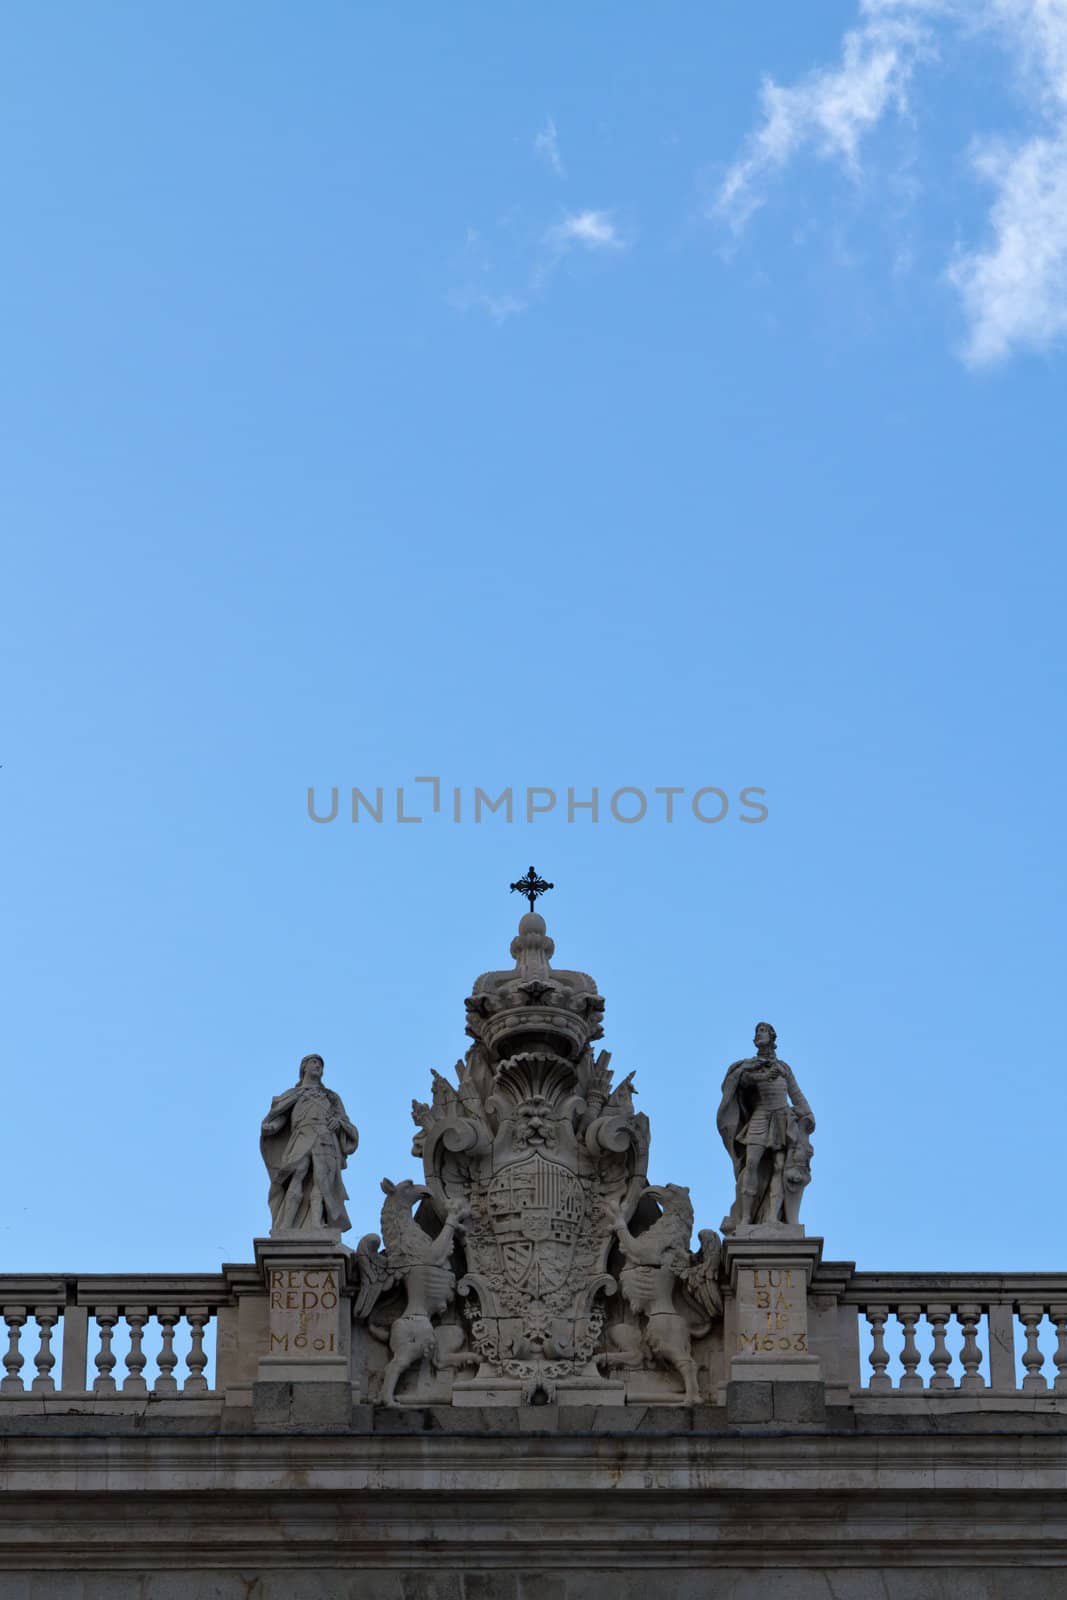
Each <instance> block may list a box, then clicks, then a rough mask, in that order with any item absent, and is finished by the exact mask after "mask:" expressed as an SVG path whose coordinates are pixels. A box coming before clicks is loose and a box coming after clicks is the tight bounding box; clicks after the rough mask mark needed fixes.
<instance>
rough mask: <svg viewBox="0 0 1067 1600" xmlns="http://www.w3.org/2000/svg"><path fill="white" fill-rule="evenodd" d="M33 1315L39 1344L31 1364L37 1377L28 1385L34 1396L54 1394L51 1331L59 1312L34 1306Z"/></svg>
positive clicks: (54, 1359)
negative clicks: (38, 1334) (39, 1339)
mask: <svg viewBox="0 0 1067 1600" xmlns="http://www.w3.org/2000/svg"><path fill="white" fill-rule="evenodd" d="M33 1314H34V1316H35V1317H36V1319H37V1327H38V1330H39V1332H40V1335H41V1342H40V1345H39V1346H38V1350H37V1354H36V1355H35V1356H34V1358H33V1364H34V1366H35V1367H36V1368H37V1376H36V1378H34V1380H33V1382H32V1383H31V1384H30V1388H31V1389H32V1391H33V1393H34V1394H55V1392H56V1385H55V1380H54V1379H53V1377H52V1368H53V1367H54V1366H55V1364H56V1358H55V1356H54V1355H53V1354H52V1329H53V1328H54V1327H55V1325H56V1323H57V1322H58V1321H59V1312H58V1311H55V1310H53V1309H52V1308H51V1307H49V1309H48V1310H42V1309H41V1307H39V1306H36V1307H35V1308H34V1312H33Z"/></svg>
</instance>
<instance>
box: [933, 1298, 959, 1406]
mask: <svg viewBox="0 0 1067 1600" xmlns="http://www.w3.org/2000/svg"><path fill="white" fill-rule="evenodd" d="M951 1315H952V1307H951V1306H927V1308H926V1320H927V1322H928V1323H929V1324H930V1326H931V1328H933V1330H934V1348H933V1349H932V1350H931V1352H930V1365H931V1366H932V1367H933V1369H934V1372H933V1377H932V1378H931V1379H930V1388H931V1389H954V1388H955V1387H956V1386H955V1384H954V1383H953V1381H952V1379H951V1377H950V1376H949V1370H948V1369H949V1367H950V1366H951V1365H952V1357H951V1356H950V1355H949V1353H948V1340H947V1338H946V1332H947V1329H948V1322H949V1318H950V1317H951Z"/></svg>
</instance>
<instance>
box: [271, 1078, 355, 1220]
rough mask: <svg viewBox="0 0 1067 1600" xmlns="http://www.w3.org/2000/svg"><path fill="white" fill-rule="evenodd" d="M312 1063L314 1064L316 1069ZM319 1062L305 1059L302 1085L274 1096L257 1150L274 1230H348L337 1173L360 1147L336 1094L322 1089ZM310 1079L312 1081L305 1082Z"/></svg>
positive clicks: (346, 1212) (298, 1084)
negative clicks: (265, 1178)
mask: <svg viewBox="0 0 1067 1600" xmlns="http://www.w3.org/2000/svg"><path fill="white" fill-rule="evenodd" d="M310 1063H318V1068H317V1071H316V1068H315V1066H313V1065H311V1066H310V1068H309V1064H310ZM321 1071H322V1068H321V1062H320V1060H319V1057H317V1056H306V1057H305V1058H304V1060H303V1061H302V1062H301V1063H300V1082H299V1083H297V1084H296V1085H295V1086H294V1087H293V1088H292V1089H287V1090H286V1091H285V1093H284V1094H280V1095H275V1096H274V1098H273V1100H272V1101H271V1106H270V1111H269V1112H268V1113H267V1115H266V1117H264V1119H263V1128H262V1133H261V1136H260V1142H259V1147H260V1150H261V1152H262V1155H263V1161H264V1163H265V1165H266V1168H267V1171H268V1172H269V1174H270V1193H269V1195H268V1204H269V1206H270V1214H271V1223H272V1228H273V1229H274V1230H276V1231H280V1230H284V1229H290V1228H296V1229H314V1228H330V1229H338V1230H339V1231H340V1232H342V1233H343V1232H344V1231H345V1229H346V1228H349V1227H351V1222H350V1220H349V1216H348V1211H347V1210H346V1208H345V1201H346V1200H347V1199H348V1194H347V1192H346V1190H345V1186H344V1183H343V1181H342V1178H341V1173H342V1171H343V1170H344V1168H345V1166H347V1164H348V1157H349V1156H350V1155H351V1154H352V1153H353V1151H354V1150H355V1149H356V1147H357V1145H358V1144H359V1132H358V1130H357V1129H356V1127H355V1125H354V1124H353V1123H352V1122H350V1121H349V1119H348V1116H347V1113H346V1112H345V1108H344V1104H343V1103H342V1100H341V1097H340V1095H339V1094H335V1093H334V1091H333V1090H332V1089H327V1088H326V1087H325V1086H324V1085H323V1084H322V1083H321V1081H320V1080H321ZM309 1079H310V1081H308V1080H309Z"/></svg>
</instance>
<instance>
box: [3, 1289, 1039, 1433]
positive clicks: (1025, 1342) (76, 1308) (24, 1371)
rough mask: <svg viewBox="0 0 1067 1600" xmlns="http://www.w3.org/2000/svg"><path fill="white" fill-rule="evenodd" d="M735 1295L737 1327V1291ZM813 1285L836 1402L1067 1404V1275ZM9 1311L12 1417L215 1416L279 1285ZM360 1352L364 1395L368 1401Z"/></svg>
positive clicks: (254, 1356)
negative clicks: (70, 1406)
mask: <svg viewBox="0 0 1067 1600" xmlns="http://www.w3.org/2000/svg"><path fill="white" fill-rule="evenodd" d="M353 1287H354V1288H355V1285H354V1286H353ZM723 1291H724V1295H725V1299H726V1302H727V1319H728V1321H729V1320H730V1318H731V1316H732V1315H733V1313H732V1309H731V1307H732V1305H733V1304H736V1298H735V1290H734V1289H732V1288H731V1286H730V1285H729V1283H724V1284H723ZM808 1295H809V1307H810V1309H811V1311H812V1314H813V1319H812V1330H813V1338H814V1341H815V1343H814V1345H813V1348H816V1347H817V1348H818V1350H819V1354H820V1356H821V1357H822V1360H823V1364H824V1366H825V1368H826V1381H827V1384H828V1386H829V1388H828V1395H829V1397H830V1399H831V1400H832V1402H833V1403H836V1404H837V1405H839V1406H840V1405H842V1404H847V1405H850V1406H852V1407H853V1408H854V1409H856V1410H857V1411H858V1412H863V1411H868V1410H870V1409H871V1408H872V1407H874V1408H875V1409H879V1410H881V1409H885V1408H886V1407H888V1408H889V1409H904V1410H912V1411H920V1412H921V1411H928V1410H929V1409H930V1408H931V1407H934V1408H935V1409H936V1407H937V1405H938V1404H939V1403H940V1402H942V1401H944V1402H946V1403H948V1404H949V1405H950V1406H951V1407H952V1408H953V1409H954V1410H957V1411H958V1410H959V1409H960V1407H961V1405H962V1406H963V1407H964V1408H965V1407H966V1403H967V1402H968V1400H969V1401H970V1402H972V1403H974V1404H978V1405H980V1406H986V1405H990V1404H992V1405H994V1406H995V1409H998V1410H1012V1409H1017V1410H1020V1411H1033V1410H1034V1409H1035V1408H1036V1409H1038V1410H1046V1409H1047V1410H1051V1411H1058V1410H1059V1409H1060V1408H1061V1406H1062V1405H1063V1403H1064V1400H1065V1399H1067V1274H1049V1273H1044V1274H1042V1273H1008V1274H1002V1273H937V1274H923V1273H907V1272H896V1273H877V1272H857V1271H855V1269H854V1268H853V1267H852V1265H851V1263H847V1262H845V1263H834V1262H826V1263H822V1264H821V1265H819V1266H818V1267H817V1268H816V1269H815V1273H814V1277H813V1279H812V1282H811V1285H810V1288H809V1290H808ZM242 1303H243V1310H242V1309H241V1307H242ZM827 1305H830V1306H831V1307H832V1308H833V1309H832V1310H831V1312H830V1313H829V1315H828V1314H827V1312H826V1309H825V1308H826V1307H827ZM0 1315H2V1317H3V1321H4V1332H5V1343H6V1349H4V1350H3V1353H2V1361H3V1369H4V1376H3V1377H2V1378H0V1414H4V1413H5V1411H6V1406H5V1403H6V1402H13V1403H14V1404H15V1406H16V1408H18V1409H19V1410H22V1409H25V1407H26V1405H27V1403H28V1402H30V1401H43V1402H46V1404H45V1405H44V1407H43V1409H44V1411H45V1412H46V1414H47V1413H49V1412H52V1411H57V1410H60V1409H63V1407H60V1406H59V1404H58V1403H59V1402H67V1401H76V1402H77V1409H79V1410H96V1409H99V1410H100V1411H102V1412H105V1413H106V1412H108V1411H109V1410H113V1409H115V1406H116V1402H123V1401H125V1402H142V1403H150V1404H151V1405H152V1407H153V1409H155V1410H163V1411H165V1410H166V1409H167V1407H166V1405H165V1404H163V1405H162V1406H161V1404H160V1403H165V1402H179V1403H180V1404H181V1406H183V1407H187V1406H188V1405H189V1404H190V1403H191V1402H195V1401H197V1400H200V1401H208V1402H210V1406H209V1409H211V1410H213V1411H218V1410H220V1409H221V1407H222V1406H223V1405H224V1403H227V1402H228V1403H230V1404H233V1405H243V1406H248V1405H249V1404H250V1401H251V1389H250V1385H251V1383H252V1382H253V1381H254V1377H255V1373H256V1370H257V1367H258V1363H259V1362H260V1360H261V1358H262V1356H263V1353H264V1348H265V1347H264V1339H265V1338H266V1340H267V1342H268V1343H269V1333H268V1332H267V1329H268V1316H269V1313H268V1289H267V1284H266V1282H265V1279H264V1276H263V1272H262V1269H261V1268H260V1267H257V1266H255V1265H253V1264H251V1263H250V1264H249V1265H247V1266H240V1267H227V1268H226V1269H225V1272H224V1273H220V1274H183V1275H168V1274H128V1275H124V1276H104V1275H93V1276H80V1277H73V1278H63V1277H57V1276H50V1275H45V1274H41V1275H11V1274H9V1275H0ZM346 1315H347V1313H346ZM707 1357H708V1362H709V1364H708V1369H707V1383H706V1385H705V1394H706V1395H707V1398H708V1399H709V1400H711V1402H712V1403H714V1402H715V1399H716V1396H718V1398H719V1400H720V1402H721V1399H722V1396H723V1395H724V1393H725V1388H726V1385H727V1383H728V1380H729V1377H730V1370H729V1357H728V1352H727V1350H726V1347H725V1345H723V1346H721V1347H719V1346H714V1345H713V1346H712V1347H711V1348H710V1349H709V1350H708V1352H707ZM352 1359H353V1366H352V1373H351V1378H352V1389H353V1398H354V1399H355V1400H357V1401H365V1399H366V1398H367V1396H366V1390H365V1375H364V1374H361V1373H360V1372H358V1371H357V1370H356V1367H357V1364H358V1363H357V1358H356V1355H355V1352H353V1358H352ZM678 1399H679V1401H680V1400H681V1396H679V1397H678Z"/></svg>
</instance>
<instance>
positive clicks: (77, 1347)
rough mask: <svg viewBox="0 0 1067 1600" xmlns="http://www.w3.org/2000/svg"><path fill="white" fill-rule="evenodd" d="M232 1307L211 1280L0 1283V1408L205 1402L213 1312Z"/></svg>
mask: <svg viewBox="0 0 1067 1600" xmlns="http://www.w3.org/2000/svg"><path fill="white" fill-rule="evenodd" d="M232 1301H233V1289H232V1286H231V1284H230V1283H228V1281H227V1279H226V1278H225V1277H222V1276H215V1275H205V1274H189V1275H179V1276H174V1275H170V1274H162V1273H160V1274H130V1275H125V1276H119V1277H113V1276H95V1275H94V1276H82V1277H76V1278H60V1277H54V1276H48V1275H44V1274H41V1275H36V1274H34V1275H12V1274H5V1275H0V1315H2V1317H3V1320H4V1327H5V1330H6V1339H7V1348H6V1350H5V1352H4V1354H3V1365H4V1377H3V1378H2V1379H0V1404H2V1402H4V1401H25V1400H27V1399H32V1400H50V1399H53V1398H63V1399H66V1398H75V1397H76V1398H78V1399H80V1400H91V1401H94V1402H95V1401H102V1402H104V1403H107V1402H109V1401H111V1400H114V1399H142V1398H143V1399H147V1398H149V1397H150V1396H151V1397H153V1398H155V1399H166V1400H169V1399H183V1400H184V1399H196V1398H198V1397H203V1396H208V1395H211V1394H212V1393H214V1392H215V1387H216V1385H215V1383H214V1376H215V1372H216V1350H215V1334H216V1331H217V1323H218V1313H219V1308H220V1306H221V1307H225V1306H227V1305H229V1304H231V1303H232Z"/></svg>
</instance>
